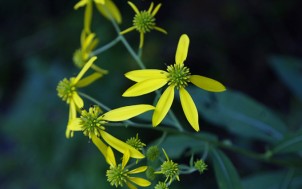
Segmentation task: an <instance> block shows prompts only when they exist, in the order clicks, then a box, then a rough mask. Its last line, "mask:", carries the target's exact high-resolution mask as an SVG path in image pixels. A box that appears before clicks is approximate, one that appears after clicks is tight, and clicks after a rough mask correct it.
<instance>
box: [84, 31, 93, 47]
mask: <svg viewBox="0 0 302 189" xmlns="http://www.w3.org/2000/svg"><path fill="white" fill-rule="evenodd" d="M94 37H95V34H94V33H90V34H89V35H88V36H87V37H86V38H85V40H84V43H83V45H82V51H86V49H87V48H88V46H89V45H90V44H91V42H92V40H93V39H94Z"/></svg>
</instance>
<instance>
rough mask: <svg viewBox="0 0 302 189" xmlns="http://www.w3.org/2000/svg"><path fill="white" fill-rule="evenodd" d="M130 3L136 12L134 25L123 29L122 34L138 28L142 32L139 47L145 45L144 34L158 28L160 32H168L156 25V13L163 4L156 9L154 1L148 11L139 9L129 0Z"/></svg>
mask: <svg viewBox="0 0 302 189" xmlns="http://www.w3.org/2000/svg"><path fill="white" fill-rule="evenodd" d="M128 4H129V5H130V6H131V8H132V9H133V10H134V12H135V16H134V18H133V26H132V27H130V28H128V29H126V30H124V31H122V32H121V33H120V34H122V35H123V34H125V33H128V32H130V31H132V30H135V29H136V30H137V31H138V32H139V33H140V43H139V48H142V47H143V44H144V34H145V33H147V32H150V31H151V30H157V31H159V32H162V33H164V34H167V32H166V30H164V29H162V28H160V27H158V26H156V23H155V15H156V13H157V12H158V10H159V8H160V7H161V4H158V5H157V6H156V7H155V8H154V9H153V7H154V3H153V2H152V3H151V5H150V7H149V9H148V11H146V10H143V11H139V10H138V9H137V7H136V6H135V5H134V4H133V3H131V2H130V1H128Z"/></svg>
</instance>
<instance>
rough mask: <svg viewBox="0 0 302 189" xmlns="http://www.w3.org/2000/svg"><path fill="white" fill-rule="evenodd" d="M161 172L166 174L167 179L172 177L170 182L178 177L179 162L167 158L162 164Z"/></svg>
mask: <svg viewBox="0 0 302 189" xmlns="http://www.w3.org/2000/svg"><path fill="white" fill-rule="evenodd" d="M161 172H162V174H164V175H165V176H166V179H167V180H168V179H170V182H171V181H172V179H174V178H178V175H179V169H178V164H177V163H174V162H173V161H172V160H167V161H165V162H164V163H163V164H162V165H161Z"/></svg>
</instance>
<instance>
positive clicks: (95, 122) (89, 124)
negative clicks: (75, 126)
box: [80, 106, 107, 138]
mask: <svg viewBox="0 0 302 189" xmlns="http://www.w3.org/2000/svg"><path fill="white" fill-rule="evenodd" d="M101 113H102V110H101V109H100V107H98V106H92V107H90V108H89V112H87V111H86V110H82V112H81V117H80V119H81V125H82V128H83V133H84V135H85V136H88V137H89V138H91V137H92V135H96V136H100V135H101V131H103V130H105V127H104V126H103V125H104V124H105V123H107V122H106V121H104V120H102V119H101V116H100V114H101Z"/></svg>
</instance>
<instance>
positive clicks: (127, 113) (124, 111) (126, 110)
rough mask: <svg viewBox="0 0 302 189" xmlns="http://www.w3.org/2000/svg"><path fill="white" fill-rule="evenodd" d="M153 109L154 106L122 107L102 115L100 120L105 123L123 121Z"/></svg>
mask: <svg viewBox="0 0 302 189" xmlns="http://www.w3.org/2000/svg"><path fill="white" fill-rule="evenodd" d="M154 108H155V107H154V106H151V105H148V104H138V105H132V106H124V107H121V108H117V109H114V110H111V111H109V112H107V113H105V114H103V116H102V119H103V120H106V121H124V120H127V119H130V118H132V117H135V116H137V115H139V114H142V113H144V112H146V111H149V110H153V109H154Z"/></svg>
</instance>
